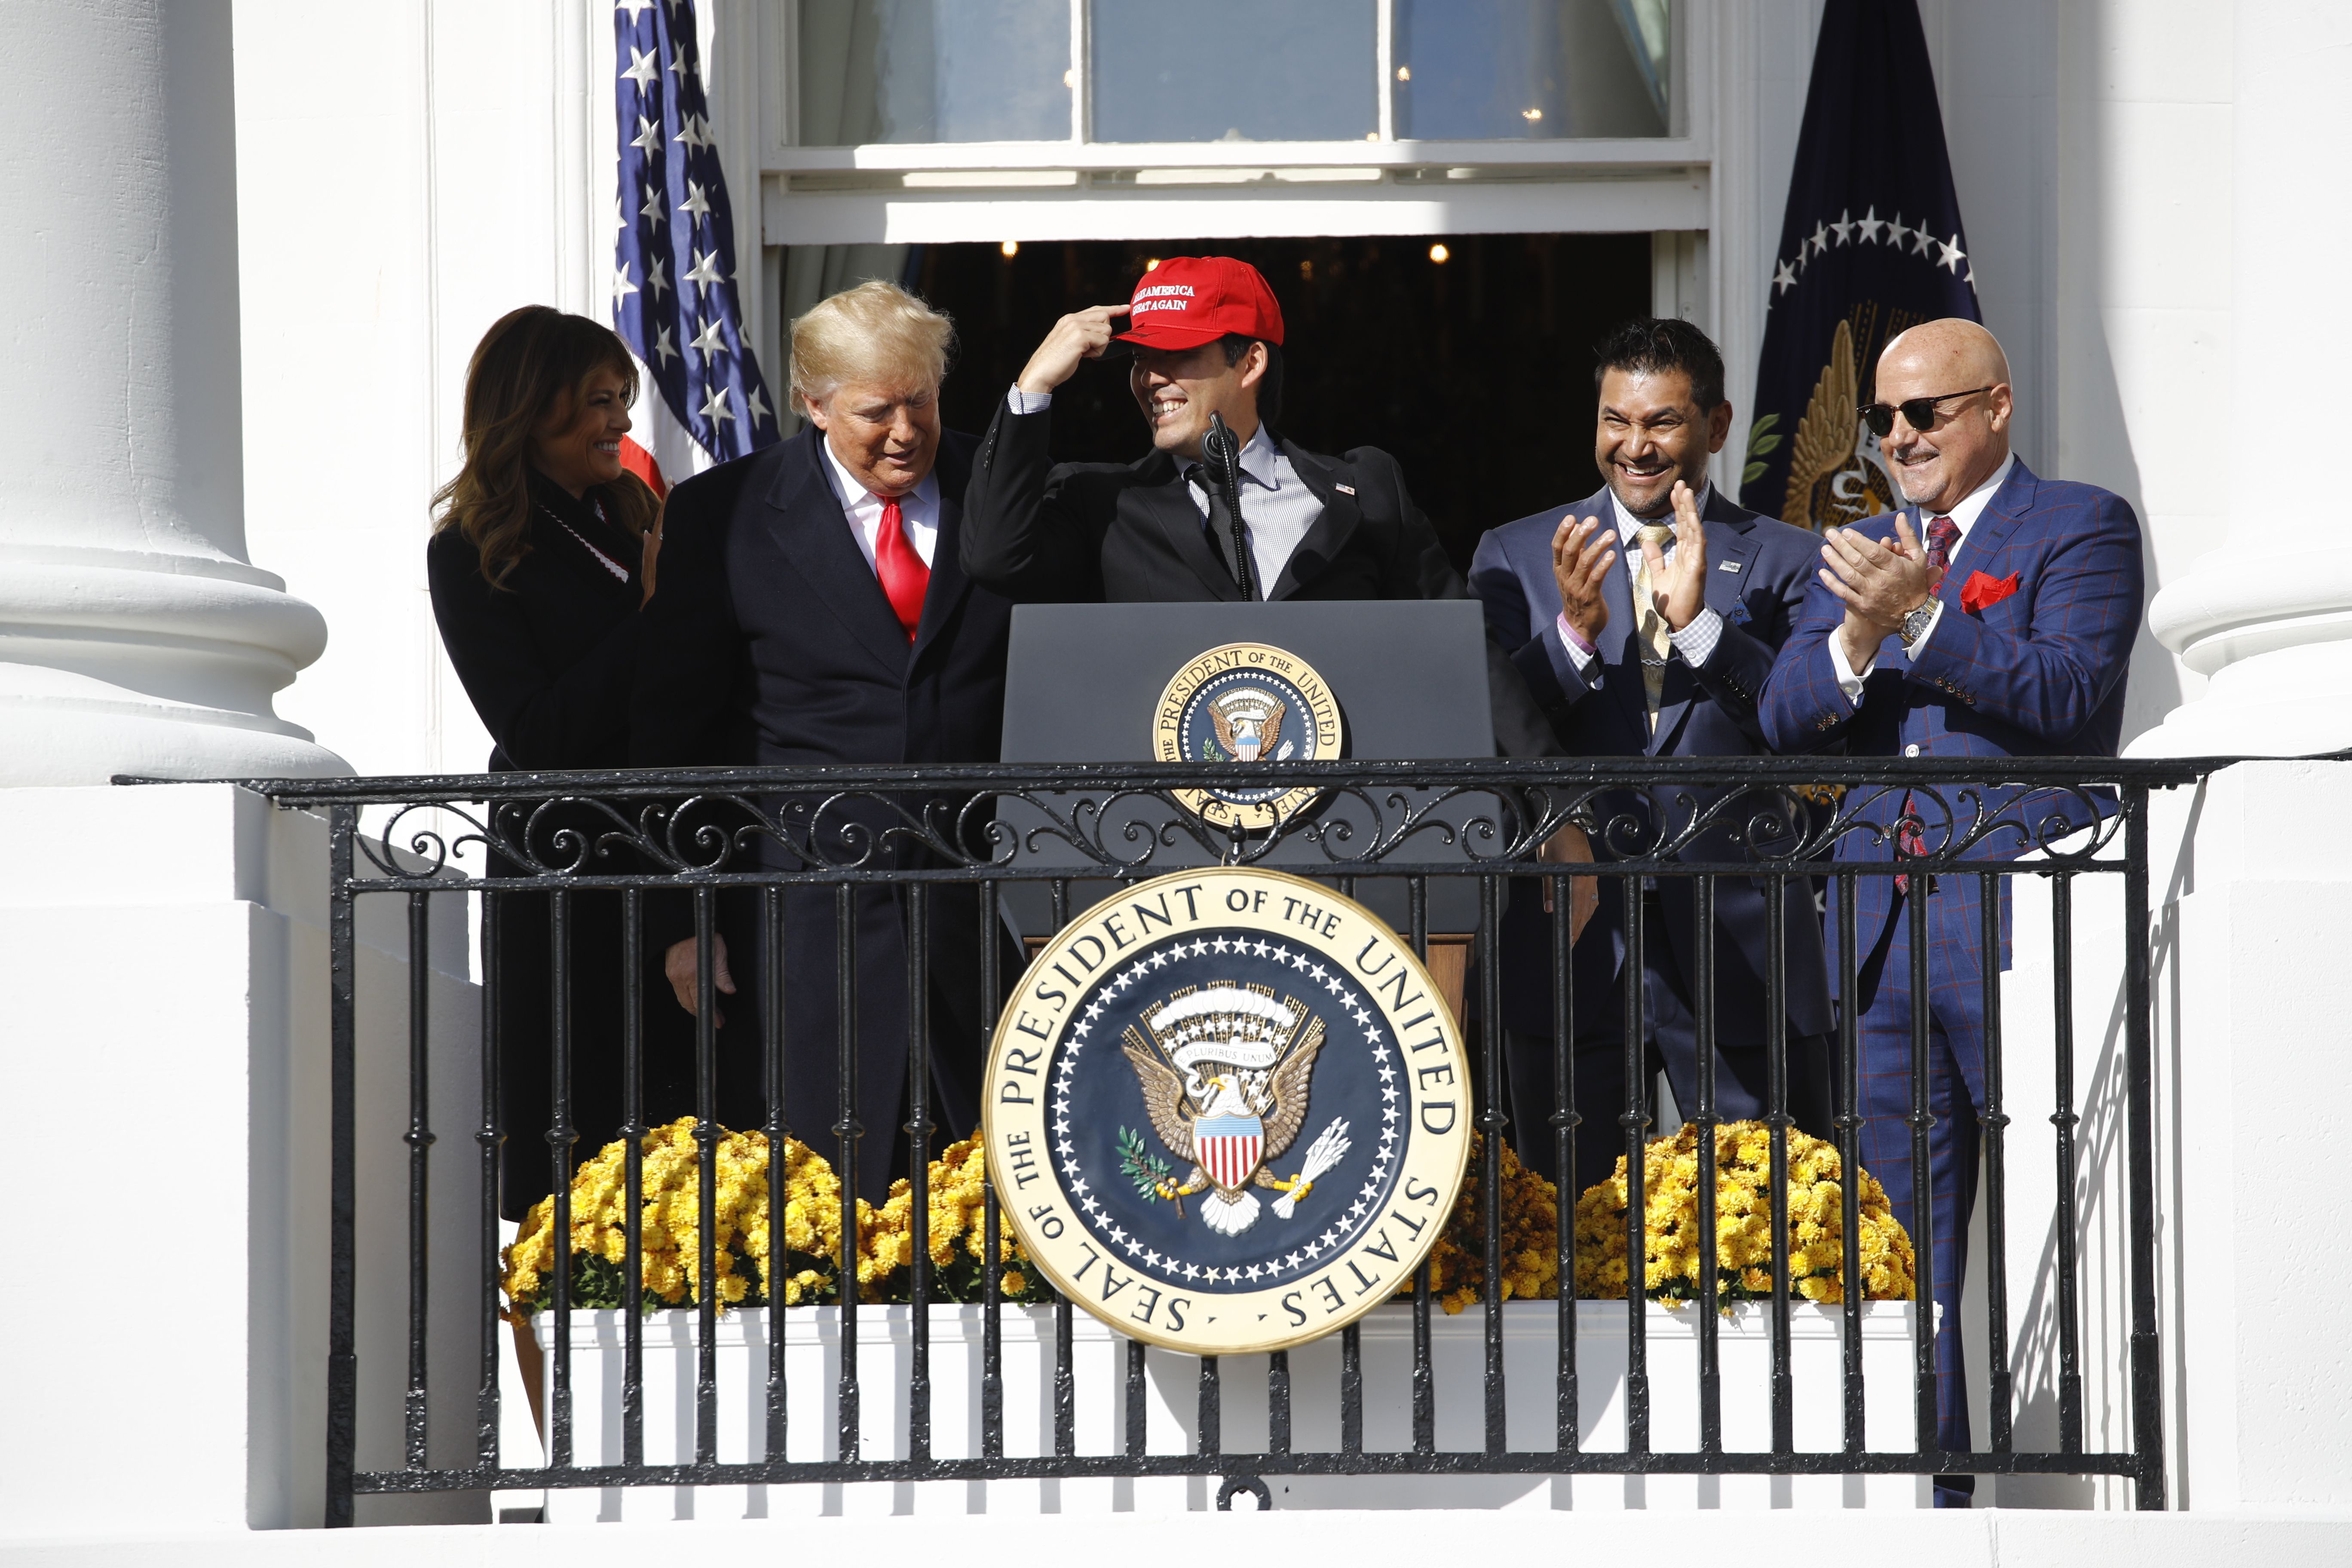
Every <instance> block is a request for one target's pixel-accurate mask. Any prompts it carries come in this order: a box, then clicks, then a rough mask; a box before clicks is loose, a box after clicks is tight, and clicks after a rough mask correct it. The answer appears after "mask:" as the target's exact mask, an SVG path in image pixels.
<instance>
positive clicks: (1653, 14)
mask: <svg viewBox="0 0 2352 1568" xmlns="http://www.w3.org/2000/svg"><path fill="white" fill-rule="evenodd" d="M1669 5H1670V0H1396V22H1395V26H1396V40H1395V46H1394V52H1395V56H1396V64H1397V79H1396V82H1395V90H1396V100H1395V101H1396V133H1397V135H1398V136H1400V137H1414V138H1419V139H1421V140H1423V141H1457V140H1458V141H1489V140H1496V139H1500V138H1503V137H1519V138H1525V137H1553V136H1664V135H1665V134H1666V133H1667V128H1668V124H1669V116H1668V109H1669V102H1668V99H1667V95H1666V84H1667V82H1668V81H1670V80H1671V79H1672V77H1671V73H1670V69H1669V68H1670V66H1671V64H1672V62H1671V60H1670V59H1669V58H1668V55H1667V49H1668V44H1669V40H1670V39H1671V37H1672V36H1673V34H1672V29H1671V26H1670V25H1669V24H1670V22H1671V20H1672V17H1671V14H1670V12H1669V8H1668V7H1669Z"/></svg>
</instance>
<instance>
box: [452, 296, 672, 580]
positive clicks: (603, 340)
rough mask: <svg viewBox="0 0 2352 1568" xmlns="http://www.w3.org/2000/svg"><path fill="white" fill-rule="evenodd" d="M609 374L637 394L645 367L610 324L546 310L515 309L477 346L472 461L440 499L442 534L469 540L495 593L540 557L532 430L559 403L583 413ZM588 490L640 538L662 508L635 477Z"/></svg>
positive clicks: (468, 441)
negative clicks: (591, 382)
mask: <svg viewBox="0 0 2352 1568" xmlns="http://www.w3.org/2000/svg"><path fill="white" fill-rule="evenodd" d="M600 370H610V371H614V372H617V373H618V374H620V376H621V377H622V379H623V380H625V381H626V382H627V383H628V384H629V395H630V396H631V397H632V398H634V397H635V395H636V390H637V373H636V366H635V363H632V362H631V360H630V358H629V350H628V345H626V344H625V343H624V342H621V340H620V338H619V336H618V335H617V334H616V333H614V331H613V330H612V329H611V328H610V327H607V326H605V325H604V324H603V323H602V322H600V321H590V320H589V319H588V318H587V317H585V316H573V315H567V314H566V313H564V312H563V311H562V310H553V309H551V308H550V307H548V306H545V305H525V306H524V307H523V308H522V309H520V310H509V311H508V312H507V313H506V314H505V315H503V316H500V317H499V319H498V320H497V321H495V322H493V323H491V326H490V330H489V331H487V332H484V333H483V334H482V341H481V342H480V343H479V344H478V345H476V347H475V349H474V358H473V362H472V363H470V364H468V365H467V367H466V428H465V435H464V437H463V440H464V445H465V448H466V463H465V466H464V467H463V468H459V469H458V470H457V478H456V479H451V480H450V481H449V482H448V483H447V484H446V485H444V486H442V487H441V489H439V490H438V491H436V492H435V494H434V497H433V508H434V515H433V531H435V532H436V533H438V532H440V531H442V530H443V529H446V528H454V529H456V530H457V531H458V532H460V533H462V534H464V535H465V536H466V542H467V543H469V544H471V545H472V546H473V547H474V548H475V550H477V551H478V552H480V554H481V557H482V575H483V576H484V577H485V578H487V579H488V582H489V584H490V586H492V587H494V588H503V587H505V586H506V580H507V576H508V574H509V573H511V572H512V571H513V570H514V569H515V563H517V562H519V561H520V560H521V559H522V558H523V557H524V556H525V555H528V554H529V553H530V526H531V525H530V519H531V504H530V440H531V433H532V432H533V431H535V430H536V429H538V427H539V426H540V425H541V422H542V421H544V420H545V419H546V418H547V416H548V415H549V414H551V412H554V411H555V410H556V409H558V408H559V407H561V406H564V405H570V406H572V407H575V408H576V407H578V406H579V405H580V402H581V399H582V398H583V396H585V395H586V393H587V387H588V378H589V377H590V376H592V375H594V374H596V373H597V372H598V371H600ZM588 494H589V497H590V498H591V499H593V500H598V501H601V502H602V503H603V504H604V515H605V516H606V517H608V518H610V519H612V520H613V521H614V522H617V523H619V524H620V525H621V526H622V527H624V528H625V529H627V530H628V531H630V532H631V533H633V534H636V535H638V536H640V537H643V535H644V534H645V532H646V530H647V529H649V528H651V527H653V525H654V520H655V518H656V516H657V515H658V514H659V513H660V511H661V502H660V501H659V500H657V499H656V497H655V495H654V492H653V491H652V490H651V489H648V488H647V487H646V483H645V481H644V480H642V479H638V478H637V476H636V475H635V474H630V473H624V474H623V475H622V476H621V477H620V479H617V480H615V481H614V483H612V484H608V485H598V486H596V487H594V488H593V489H591V490H590V491H589V492H588Z"/></svg>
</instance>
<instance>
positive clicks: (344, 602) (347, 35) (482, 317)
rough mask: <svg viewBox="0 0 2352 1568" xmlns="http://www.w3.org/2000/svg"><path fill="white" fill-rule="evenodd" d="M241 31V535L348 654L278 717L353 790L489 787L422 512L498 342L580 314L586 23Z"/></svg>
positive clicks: (343, 8) (399, 12)
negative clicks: (457, 776)
mask: <svg viewBox="0 0 2352 1568" xmlns="http://www.w3.org/2000/svg"><path fill="white" fill-rule="evenodd" d="M574 9H576V8H574ZM565 20H574V21H576V20H577V18H576V16H574V17H569V18H567V17H566V16H565V15H564V8H562V7H557V6H551V5H526V4H522V3H520V0H498V3H495V4H479V3H476V0H467V3H464V4H450V3H447V0H419V3H417V4H412V5H313V4H308V3H306V0H237V5H236V75H237V89H236V91H237V183H238V204H239V214H240V229H241V239H242V247H243V253H244V316H245V333H244V347H245V402H246V505H247V517H246V531H247V537H248V538H249V539H250V540H251V541H252V543H253V548H254V550H255V551H256V552H257V553H258V554H259V556H260V558H262V559H264V560H268V561H269V562H271V563H273V565H274V567H275V569H276V570H278V571H279V572H281V573H283V574H285V576H286V577H287V579H288V581H289V584H295V585H296V586H295V588H294V591H295V592H296V593H298V594H300V595H303V596H305V597H307V598H309V599H310V601H311V602H312V603H313V604H315V605H318V606H319V607H320V609H321V610H322V611H324V612H325V614H326V616H327V621H328V625H329V626H330V628H331V633H332V635H331V640H330V643H329V646H328V650H327V653H326V655H325V657H323V658H320V660H319V662H318V663H317V664H316V665H314V666H312V667H311V668H310V669H309V670H307V671H306V672H304V674H303V676H302V678H301V679H300V680H299V682H298V683H297V684H296V685H295V686H294V687H293V689H290V690H289V692H288V693H287V694H286V696H285V698H284V700H283V710H284V711H285V712H286V713H287V714H288V716H289V717H291V718H294V719H295V721H297V722H299V723H302V724H305V725H307V726H309V727H310V729H311V730H312V731H316V732H318V733H319V734H320V735H321V736H322V737H331V738H330V739H326V740H325V742H324V743H326V744H328V745H330V746H332V747H334V748H335V749H336V750H338V751H340V752H341V753H342V754H343V755H344V756H346V757H348V758H350V759H351V762H352V766H353V767H354V768H356V769H357V770H358V771H359V772H361V773H415V772H437V771H445V770H446V771H452V772H464V773H473V772H477V771H478V770H479V769H480V768H481V767H482V766H483V765H484V763H485V762H486V761H487V759H488V755H489V749H490V743H489V740H488V736H487V735H486V734H485V733H484V732H483V731H482V728H481V725H480V723H479V721H478V720H477V719H476V718H475V716H474V712H473V709H472V707H471V706H470V705H469V704H468V703H467V700H466V696H465V693H464V691H463V689H460V688H459V687H458V685H457V679H456V678H455V676H454V675H453V674H452V673H451V671H450V670H449V668H448V666H447V663H446V659H445V658H443V656H442V653H441V647H440V638H439V637H438V635H437V634H436V631H435V629H434V626H433V616H432V606H431V604H430V602H429V600H428V599H427V597H426V594H425V539H426V537H427V531H428V522H427V517H428V512H427V500H428V498H429V497H430V496H431V495H432V493H433V491H434V489H436V487H437V486H439V485H440V484H441V483H442V482H444V481H445V480H446V479H447V478H448V477H449V475H450V474H451V473H453V472H454V471H455V469H456V464H457V431H458V420H459V413H460V403H461V399H462V396H463V391H464V383H465V369H466V359H467V355H468V354H469V353H471V352H472V350H473V345H474V343H475V342H476V341H477V340H478V338H479V337H480V335H481V332H482V331H483V329H484V328H486V327H487V326H488V325H489V323H490V322H491V321H495V320H496V319H497V318H498V317H499V315H500V314H502V313H504V312H505V311H507V310H511V309H513V308H514V307H515V306H517V305H521V304H526V303H531V302H541V303H547V304H554V305H560V306H562V307H564V308H566V309H572V310H580V309H583V307H585V306H587V305H588V303H589V300H588V291H587V281H588V275H587V271H586V268H585V262H584V258H583V256H582V254H581V250H582V247H581V246H580V244H579V243H578V242H577V239H576V237H574V236H573V234H572V222H576V215H577V212H578V211H579V210H580V209H581V208H583V207H584V205H585V199H586V198H585V193H584V190H583V188H582V187H581V184H580V179H581V169H580V160H579V157H578V147H579V144H580V142H581V140H582V139H581V138H580V136H579V135H578V134H577V133H576V132H572V131H571V130H570V128H568V127H567V126H566V125H565V124H564V122H563V121H564V116H563V112H562V111H563V109H564V107H565V106H564V104H563V102H562V100H561V98H560V95H559V92H558V89H559V87H560V86H564V85H569V86H571V87H572V88H573V89H574V98H575V100H576V94H577V84H578V82H579V79H580V73H579V70H578V68H577V67H576V65H574V66H573V67H572V68H571V69H570V70H568V71H567V70H566V69H565V64H566V61H567V60H568V59H572V58H576V55H577V51H578V45H577V40H576V38H574V37H568V36H567V29H566V28H564V27H563V26H561V25H560V24H561V23H562V22H563V21H565ZM577 30H578V29H577V28H576V27H574V28H572V29H569V31H570V32H576V31H577ZM567 153H569V154H570V156H569V157H567V156H566V155H565V154H567ZM567 176H568V178H567ZM567 219H570V220H572V221H567Z"/></svg>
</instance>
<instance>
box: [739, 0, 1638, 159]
mask: <svg viewBox="0 0 2352 1568" xmlns="http://www.w3.org/2000/svg"><path fill="white" fill-rule="evenodd" d="M787 14H788V21H787V25H786V26H785V27H784V28H783V29H782V31H783V34H784V37H785V40H786V47H787V49H788V51H789V61H790V66H789V75H790V81H791V88H792V91H791V93H790V97H791V100H792V105H793V108H792V112H791V114H790V115H789V116H788V117H787V119H788V123H787V124H786V125H785V126H782V127H780V128H779V129H781V130H782V132H783V133H784V140H786V141H787V142H791V143H793V144H797V145H799V146H803V147H811V148H818V147H854V146H874V145H888V144H894V143H896V144H908V143H917V144H940V143H955V142H1063V143H1069V142H1085V143H1104V144H1118V143H1202V142H1257V143H1264V142H1352V141H1371V142H1384V141H1402V140H1416V141H1442V142H1479V141H1491V142H1542V141H1560V140H1568V139H1594V138H1602V139H1639V138H1647V137H1667V136H1672V135H1674V134H1675V133H1676V123H1675V122H1676V119H1677V115H1676V104H1675V91H1674V82H1675V58H1674V53H1675V51H1674V38H1675V27H1674V21H1675V17H1674V15H1673V0H1181V3H1171V0H794V3H793V4H792V5H789V6H788V7H787Z"/></svg>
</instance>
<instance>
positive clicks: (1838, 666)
mask: <svg viewBox="0 0 2352 1568" xmlns="http://www.w3.org/2000/svg"><path fill="white" fill-rule="evenodd" d="M2015 467H2017V454H2016V453H2014V452H2011V454H2010V455H2009V456H2008V457H2006V458H2002V459H2001V460H2000V468H1995V469H1994V470H1993V471H1992V478H1990V479H1987V480H1986V481H1985V482H1984V483H1982V484H1980V485H1979V486H1978V487H1977V488H1976V489H1972V490H1970V491H1969V493H1968V494H1967V495H1965V496H1963V497H1961V498H1960V504H1959V505H1958V506H1956V507H1954V508H1953V509H1952V510H1950V511H1949V512H1940V513H1937V514H1935V515H1937V516H1944V517H1949V518H1950V519H1951V520H1952V524H1953V526H1954V527H1956V528H1958V530H1959V531H1960V536H1959V537H1958V539H1956V540H1954V541H1952V558H1951V560H1950V561H1949V562H1948V563H1945V568H1944V571H1945V574H1946V575H1949V574H1952V573H1954V572H1957V571H1958V570H1959V569H1960V552H1961V551H1963V550H1965V549H1967V548H1968V543H1969V530H1970V529H1971V528H1974V527H1975V526H1976V525H1977V519H1978V518H1979V517H1982V516H1983V515H1984V509H1985V508H1986V507H1987V506H1989V505H1990V504H1991V503H1992V498H1993V492H1994V491H1995V490H1998V489H2000V487H2001V486H2002V485H2003V484H2004V483H2006V482H2007V481H2008V479H2009V470H2010V469H2011V468H2015ZM1911 512H1912V527H1913V529H1914V531H1916V533H1917V534H1918V536H1919V542H1921V544H1923V545H1924V544H1925V543H1926V542H1927V517H1928V514H1927V512H1925V511H1923V510H1921V509H1919V508H1917V507H1913V508H1912V509H1911ZM1930 602H1931V604H1932V605H1933V608H1932V609H1931V610H1930V611H1929V613H1928V616H1927V630H1926V631H1923V632H1921V633H1920V634H1919V640H1918V641H1916V642H1914V643H1910V644H1907V645H1906V651H1907V652H1908V653H1910V654H1911V655H1912V656H1913V657H1915V658H1916V656H1917V655H1918V652H1919V650H1920V649H1921V648H1923V647H1927V639H1928V638H1929V637H1934V636H1935V635H1936V628H1937V626H1941V625H1942V624H1943V621H1944V601H1943V600H1942V599H1941V598H1937V599H1934V600H1932V601H1930ZM1877 662H1878V650H1877V649H1876V648H1873V649H1871V650H1870V658H1867V659H1865V660H1864V661H1863V666H1862V668H1860V669H1856V668H1853V665H1851V664H1849V663H1847V662H1846V657H1845V647H1844V639H1843V638H1842V637H1839V636H1838V634H1837V633H1835V632H1832V633H1831V634H1830V669H1831V671H1832V673H1833V674H1834V675H1836V677H1837V683H1838V689H1840V690H1842V691H1843V692H1844V693H1845V700H1847V701H1848V702H1856V703H1858V702H1860V701H1861V700H1862V683H1863V680H1864V678H1865V677H1867V676H1868V675H1869V674H1870V670H1871V667H1872V666H1873V665H1874V664H1876V663H1877Z"/></svg>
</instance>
